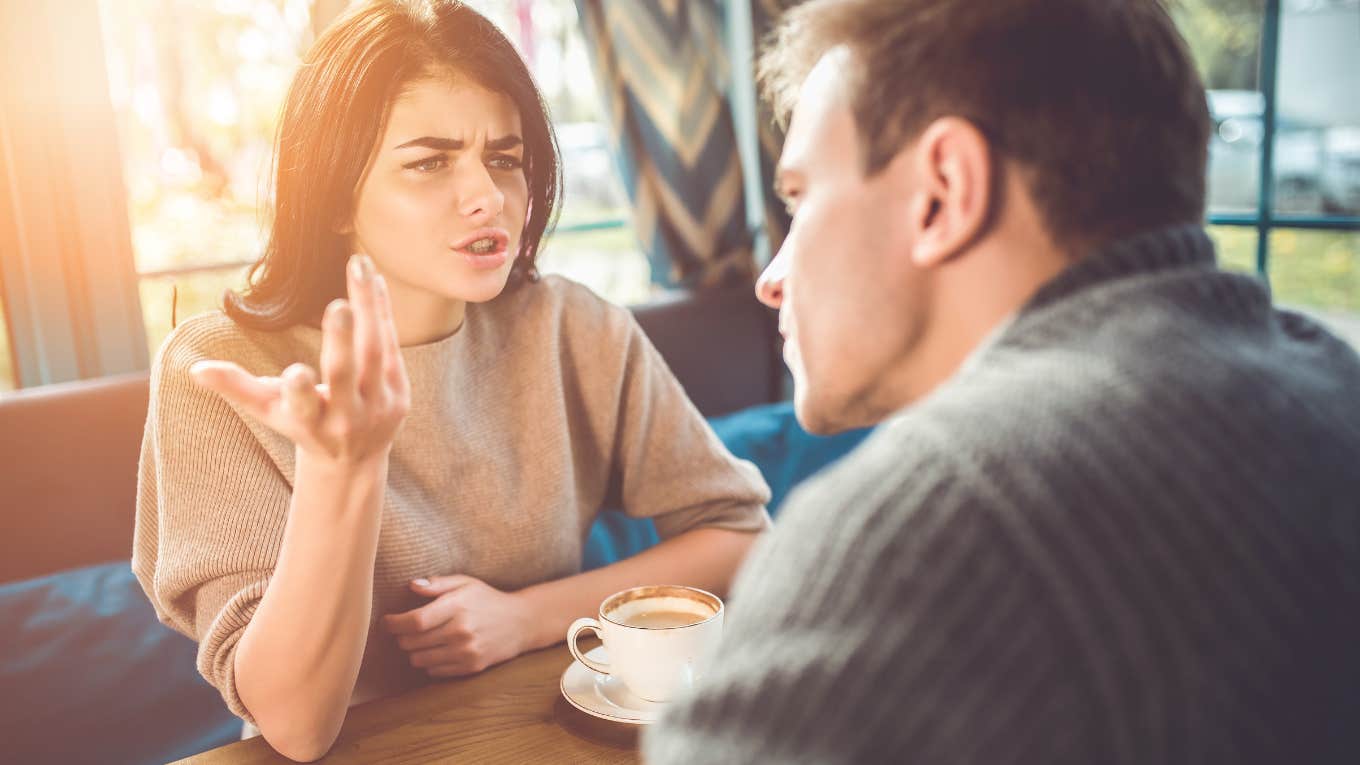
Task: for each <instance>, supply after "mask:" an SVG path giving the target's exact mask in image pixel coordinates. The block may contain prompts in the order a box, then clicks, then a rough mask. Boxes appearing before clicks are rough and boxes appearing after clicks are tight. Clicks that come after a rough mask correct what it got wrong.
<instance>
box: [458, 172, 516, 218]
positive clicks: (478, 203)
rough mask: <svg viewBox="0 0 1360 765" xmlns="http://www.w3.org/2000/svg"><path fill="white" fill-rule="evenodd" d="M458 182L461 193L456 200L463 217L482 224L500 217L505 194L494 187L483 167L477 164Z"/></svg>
mask: <svg viewBox="0 0 1360 765" xmlns="http://www.w3.org/2000/svg"><path fill="white" fill-rule="evenodd" d="M459 180H460V181H461V183H459V187H460V189H461V190H462V193H461V194H460V195H459V198H458V211H459V212H460V213H462V214H463V217H465V218H474V219H476V222H478V223H483V222H491V221H493V220H495V219H496V218H497V217H499V216H500V214H501V209H502V208H504V207H505V194H503V193H502V192H501V190H500V188H499V187H498V186H496V182H495V181H494V180H492V178H491V174H490V173H488V172H487V170H486V167H485V166H483V165H482V164H481V163H477V164H476V165H474V166H473V167H472V168H471V169H469V170H468V171H467V172H465V173H464V174H463V177H462V178H461V179H459Z"/></svg>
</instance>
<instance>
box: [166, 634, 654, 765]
mask: <svg viewBox="0 0 1360 765" xmlns="http://www.w3.org/2000/svg"><path fill="white" fill-rule="evenodd" d="M582 647H583V648H588V647H589V645H588V643H587V642H586V641H583V643H582ZM571 661H572V659H571V654H570V653H569V652H568V651H567V648H566V646H565V645H562V646H557V647H556V648H548V649H545V650H542V651H536V652H534V653H530V654H525V655H524V656H521V657H519V658H517V659H515V660H513V661H510V662H507V663H505V664H502V665H500V666H499V667H494V668H492V669H489V670H487V671H486V672H483V673H482V674H480V675H476V676H474V677H470V678H467V679H463V680H450V681H441V682H438V683H435V684H433V685H429V686H426V687H424V688H419V689H417V690H414V691H411V692H409V693H404V694H402V695H400V696H394V697H392V698H386V699H376V700H374V701H370V702H368V703H366V704H360V705H359V706H356V707H354V708H353V709H351V710H350V711H349V716H348V717H346V719H345V725H344V727H343V728H341V729H340V738H339V739H338V740H336V742H335V746H334V747H332V748H331V751H330V753H329V754H327V755H326V757H325V758H324V759H323V760H321V762H327V763H329V762H355V763H358V762H362V763H389V762H390V763H430V762H468V763H479V764H480V763H539V762H541V763H611V764H612V763H636V762H639V761H640V758H639V755H638V751H637V746H638V728H637V726H634V725H626V724H624V723H615V722H610V721H608V720H601V719H599V718H596V717H591V716H590V715H587V714H585V713H584V712H581V711H579V710H577V709H576V708H575V707H573V706H572V705H571V704H569V703H567V700H566V699H564V698H562V694H561V692H560V691H559V690H558V683H559V681H560V680H561V678H562V672H563V671H564V670H566V668H567V666H568V665H569V664H571ZM180 762H181V763H193V764H194V765H217V764H218V763H233V764H235V763H276V762H277V763H287V762H290V760H288V759H287V758H285V757H283V756H282V755H280V754H278V753H276V752H275V751H274V750H273V749H271V748H269V745H268V744H266V743H265V741H264V739H263V738H258V737H257V738H253V739H248V740H246V741H240V742H237V743H233V744H228V745H226V746H224V747H220V748H218V749H213V750H211V751H208V752H204V753H202V754H199V755H195V756H193V757H190V758H188V759H185V760H180Z"/></svg>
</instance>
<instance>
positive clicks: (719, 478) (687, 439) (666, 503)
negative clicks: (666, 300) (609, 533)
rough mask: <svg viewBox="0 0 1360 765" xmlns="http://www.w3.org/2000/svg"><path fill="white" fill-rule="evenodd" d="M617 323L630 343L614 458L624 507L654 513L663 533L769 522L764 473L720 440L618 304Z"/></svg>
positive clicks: (631, 511)
mask: <svg viewBox="0 0 1360 765" xmlns="http://www.w3.org/2000/svg"><path fill="white" fill-rule="evenodd" d="M615 324H616V325H617V326H616V327H615V330H616V331H617V332H618V333H619V334H620V335H622V343H623V347H624V348H625V357H624V359H623V374H622V378H623V379H622V382H621V387H620V392H619V403H618V406H619V411H618V419H617V429H616V433H615V436H614V459H613V465H614V480H615V482H616V484H617V485H618V486H619V488H620V494H621V498H622V501H623V508H624V512H626V513H627V514H629V515H631V516H634V517H651V518H652V519H653V520H654V522H655V523H656V528H657V533H658V535H659V536H660V537H661V538H662V539H667V538H670V537H673V536H675V535H677V534H680V533H681V532H684V531H688V530H690V529H693V528H696V527H700V526H712V527H718V528H725V529H733V530H739V531H762V530H764V529H766V528H768V527H769V525H770V519H769V514H768V513H767V512H766V511H765V504H766V503H767V502H769V501H770V489H769V486H767V485H766V483H765V480H764V478H763V477H761V475H760V471H759V470H758V469H757V468H756V467H755V465H753V464H751V463H750V462H747V461H745V460H739V459H737V458H736V457H734V456H733V455H732V453H731V452H729V451H728V450H727V447H725V446H724V445H723V443H722V441H720V440H719V439H718V437H717V435H716V434H714V432H713V429H712V428H710V427H709V425H708V422H707V421H706V420H705V419H704V418H703V415H701V414H700V413H699V410H698V409H696V408H695V407H694V404H693V403H692V402H691V401H690V400H689V397H688V396H687V395H685V391H684V389H683V388H682V387H681V386H680V382H679V381H678V380H676V379H675V375H673V374H672V373H671V371H670V368H669V367H667V366H666V362H665V361H664V360H663V359H662V358H661V354H660V353H658V352H657V350H656V348H655V347H654V346H653V345H652V343H651V341H650V340H648V339H647V335H646V333H644V332H643V330H642V327H640V326H639V325H638V323H637V321H636V320H635V319H634V318H633V316H632V314H631V313H629V312H628V311H625V310H622V309H618V311H617V312H616V313H615Z"/></svg>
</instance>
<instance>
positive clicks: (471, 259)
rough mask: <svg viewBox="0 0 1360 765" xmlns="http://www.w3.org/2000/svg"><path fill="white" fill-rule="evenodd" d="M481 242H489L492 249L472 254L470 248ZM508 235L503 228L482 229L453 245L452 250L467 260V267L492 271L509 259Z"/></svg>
mask: <svg viewBox="0 0 1360 765" xmlns="http://www.w3.org/2000/svg"><path fill="white" fill-rule="evenodd" d="M482 240H490V241H491V242H493V245H494V246H493V247H492V249H491V250H489V251H487V252H474V251H473V250H472V249H471V247H472V245H473V244H474V243H476V242H480V241H482ZM509 247H510V234H509V233H508V232H507V231H506V230H505V229H503V228H482V229H478V230H477V231H474V232H472V233H471V234H468V235H467V236H466V237H464V238H463V239H462V241H460V242H458V243H457V244H455V245H453V250H454V251H455V252H457V253H458V254H460V255H462V256H463V257H464V258H466V259H467V262H468V265H470V266H472V267H473V268H475V269H478V270H483V271H487V270H494V269H497V268H500V267H501V266H503V265H505V261H506V259H507V258H508V257H509Z"/></svg>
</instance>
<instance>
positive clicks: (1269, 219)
mask: <svg viewBox="0 0 1360 765" xmlns="http://www.w3.org/2000/svg"><path fill="white" fill-rule="evenodd" d="M1173 8H1174V14H1175V16H1176V20H1177V22H1178V24H1179V25H1180V28H1181V31H1182V33H1183V34H1184V35H1185V37H1186V39H1187V40H1188V41H1189V43H1190V47H1191V50H1192V51H1193V53H1194V55H1195V58H1196V61H1197V63H1198V65H1199V69H1200V73H1201V76H1202V77H1203V78H1204V83H1205V87H1206V88H1207V89H1208V93H1207V98H1208V102H1209V107H1210V111H1211V113H1212V115H1213V118H1214V133H1213V135H1212V136H1211V138H1210V143H1209V177H1208V186H1209V223H1210V231H1211V233H1212V234H1213V235H1214V237H1215V239H1216V240H1217V241H1218V244H1219V248H1220V259H1221V262H1222V263H1223V264H1224V266H1225V267H1228V268H1235V269H1240V270H1247V271H1253V272H1257V273H1260V274H1262V275H1265V276H1267V277H1268V278H1269V279H1270V282H1271V286H1272V288H1273V291H1274V294H1275V296H1276V299H1277V300H1278V301H1279V302H1281V303H1282V304H1284V305H1288V306H1296V307H1298V308H1301V309H1303V310H1305V311H1307V312H1308V313H1310V314H1313V315H1315V316H1317V317H1318V318H1320V319H1322V320H1323V321H1324V322H1326V323H1327V324H1329V325H1330V326H1331V328H1332V329H1334V330H1335V331H1336V332H1337V333H1338V334H1340V335H1341V336H1343V337H1345V338H1346V339H1348V340H1349V341H1350V342H1351V343H1352V344H1355V345H1360V99H1357V98H1356V91H1355V87H1356V79H1355V72H1357V71H1360V0H1264V2H1263V0H1183V1H1182V2H1181V3H1179V4H1177V5H1175V6H1173Z"/></svg>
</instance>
